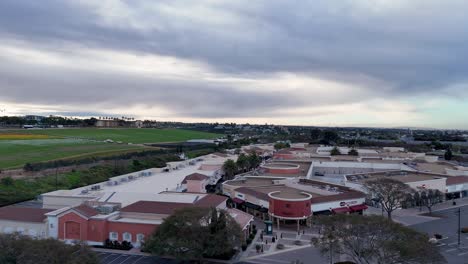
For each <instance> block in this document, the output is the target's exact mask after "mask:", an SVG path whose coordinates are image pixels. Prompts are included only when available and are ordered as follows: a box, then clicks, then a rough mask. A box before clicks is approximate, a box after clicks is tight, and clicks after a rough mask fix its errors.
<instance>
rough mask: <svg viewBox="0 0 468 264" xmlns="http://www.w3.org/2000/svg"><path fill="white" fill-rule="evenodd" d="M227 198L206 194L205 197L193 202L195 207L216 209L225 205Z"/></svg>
mask: <svg viewBox="0 0 468 264" xmlns="http://www.w3.org/2000/svg"><path fill="white" fill-rule="evenodd" d="M227 199H228V197H226V196H221V195H216V194H207V195H205V197H203V198H201V199H200V200H198V201H197V202H195V206H198V207H217V206H219V205H220V204H222V203H226V201H227Z"/></svg>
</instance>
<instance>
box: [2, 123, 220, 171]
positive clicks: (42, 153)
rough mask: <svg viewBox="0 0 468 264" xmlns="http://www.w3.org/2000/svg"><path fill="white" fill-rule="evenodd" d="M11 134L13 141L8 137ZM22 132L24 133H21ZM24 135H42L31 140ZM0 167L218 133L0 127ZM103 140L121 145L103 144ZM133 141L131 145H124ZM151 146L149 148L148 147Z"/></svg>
mask: <svg viewBox="0 0 468 264" xmlns="http://www.w3.org/2000/svg"><path fill="white" fill-rule="evenodd" d="M12 135H14V137H15V138H18V139H15V140H9V139H8V138H11V137H12ZM22 135H24V136H22ZM28 135H45V136H46V137H45V139H35V137H30V136H28ZM2 136H3V138H5V139H4V140H0V169H7V168H18V167H22V166H23V165H24V164H25V163H34V162H41V161H50V160H56V159H67V158H75V157H89V156H105V155H113V154H120V153H124V152H134V151H139V150H145V149H149V148H150V147H145V146H142V145H133V144H140V143H158V142H180V141H186V140H189V139H200V138H215V137H218V136H219V135H217V134H212V133H205V132H198V131H191V130H181V129H92V128H89V129H88V128H86V129H40V130H0V139H1V138H2ZM106 139H111V140H113V141H114V142H117V141H121V142H123V143H124V144H117V143H104V142H103V141H104V140H106ZM125 143H133V144H125ZM151 149H153V148H151Z"/></svg>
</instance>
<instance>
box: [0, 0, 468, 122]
mask: <svg viewBox="0 0 468 264" xmlns="http://www.w3.org/2000/svg"><path fill="white" fill-rule="evenodd" d="M467 8H468V3H466V1H461V0H460V1H456V0H452V1H444V2H443V3H442V2H440V1H435V0H434V1H429V0H425V1H424V0H414V1H400V0H391V1H390V0H349V1H326V0H323V1H266V0H265V1H254V2H252V1H212V0H203V1H196V2H194V1H141V0H135V1H118V0H103V1H94V0H82V1H58V0H43V1H33V2H31V1H22V0H19V1H18V0H4V1H1V2H0V105H5V106H6V108H7V110H8V111H9V112H10V113H19V114H20V113H25V112H47V113H49V112H50V113H62V114H66V113H69V114H70V115H76V114H80V113H81V114H83V115H86V114H87V113H88V114H89V113H109V114H125V115H135V116H137V117H142V118H143V117H146V118H153V119H163V120H170V119H171V120H183V121H195V120H200V121H228V120H232V121H238V122H262V123H263V122H268V123H271V122H275V123H282V124H304V125H370V126H401V125H408V126H426V127H452V126H455V127H456V128H468V121H465V120H463V121H459V120H454V119H450V117H448V118H443V116H442V115H440V114H439V115H438V114H437V113H442V112H443V113H447V108H446V106H447V105H450V104H451V103H453V104H456V105H460V107H459V108H458V109H453V111H468V103H466V99H468V89H467V88H468V75H467V74H466V72H467V71H468V62H467V60H465V59H463V58H465V57H468V45H466V43H467V41H468V28H467V27H466V26H465V25H466V24H468V17H466V15H465V10H466V9H467ZM0 108H1V107H0ZM460 108H461V109H460ZM434 113H436V114H434ZM449 113H450V111H449ZM463 122H465V123H463Z"/></svg>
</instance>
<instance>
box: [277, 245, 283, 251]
mask: <svg viewBox="0 0 468 264" xmlns="http://www.w3.org/2000/svg"><path fill="white" fill-rule="evenodd" d="M276 249H280V250H281V249H284V245H283V244H278V245H276Z"/></svg>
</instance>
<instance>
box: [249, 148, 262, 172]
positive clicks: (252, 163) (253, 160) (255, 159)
mask: <svg viewBox="0 0 468 264" xmlns="http://www.w3.org/2000/svg"><path fill="white" fill-rule="evenodd" d="M247 158H248V160H249V169H255V168H257V167H258V166H260V164H261V163H262V158H261V157H260V156H258V155H257V153H255V152H252V153H250V154H249V156H248V157H247Z"/></svg>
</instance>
